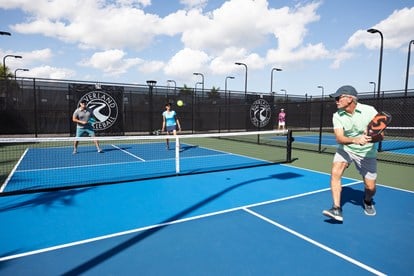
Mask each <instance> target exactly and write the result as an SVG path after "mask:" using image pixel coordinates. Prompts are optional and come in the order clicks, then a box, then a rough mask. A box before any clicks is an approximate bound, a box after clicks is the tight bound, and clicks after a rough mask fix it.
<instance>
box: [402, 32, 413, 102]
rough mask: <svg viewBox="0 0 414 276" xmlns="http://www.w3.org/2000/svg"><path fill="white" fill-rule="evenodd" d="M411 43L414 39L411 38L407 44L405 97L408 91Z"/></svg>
mask: <svg viewBox="0 0 414 276" xmlns="http://www.w3.org/2000/svg"><path fill="white" fill-rule="evenodd" d="M411 44H414V40H411V41H410V43H409V44H408V57H407V72H406V73H405V89H404V96H405V97H407V93H408V75H409V72H410V55H411Z"/></svg>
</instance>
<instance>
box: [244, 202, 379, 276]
mask: <svg viewBox="0 0 414 276" xmlns="http://www.w3.org/2000/svg"><path fill="white" fill-rule="evenodd" d="M243 210H244V211H246V212H248V213H250V214H251V215H253V216H256V217H258V218H260V219H262V220H264V221H266V222H268V223H270V224H272V225H274V226H276V227H279V228H281V229H282V230H284V231H286V232H289V233H290V234H292V235H295V236H296V237H298V238H300V239H303V240H305V241H307V242H309V243H311V244H313V245H316V246H317V247H319V248H321V249H323V250H325V251H328V252H329V253H332V254H334V255H336V256H338V257H340V258H342V259H344V260H346V261H348V262H350V263H352V264H354V265H357V266H359V267H361V268H363V269H365V270H367V271H369V272H371V273H374V274H375V275H384V276H385V275H386V274H384V273H382V272H380V271H378V270H376V269H374V268H372V267H370V266H367V265H365V264H363V263H361V262H360V261H357V260H355V259H353V258H351V257H349V256H347V255H345V254H342V253H341V252H339V251H336V250H335V249H332V248H330V247H328V246H326V245H323V244H321V243H319V242H317V241H315V240H313V239H311V238H308V237H307V236H305V235H302V234H300V233H298V232H296V231H294V230H292V229H290V228H288V227H286V226H283V225H282V224H280V223H277V222H276V221H274V220H271V219H269V218H267V217H265V216H262V215H260V214H258V213H256V212H254V211H252V210H249V209H247V208H243Z"/></svg>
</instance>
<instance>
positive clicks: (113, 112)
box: [69, 84, 124, 136]
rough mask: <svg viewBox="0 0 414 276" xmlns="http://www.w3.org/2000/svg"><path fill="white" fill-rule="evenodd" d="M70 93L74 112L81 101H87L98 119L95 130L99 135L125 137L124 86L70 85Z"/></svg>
mask: <svg viewBox="0 0 414 276" xmlns="http://www.w3.org/2000/svg"><path fill="white" fill-rule="evenodd" d="M69 93H70V95H71V96H70V97H71V98H72V99H73V100H72V101H71V102H72V104H73V106H72V109H73V111H75V109H76V108H77V107H79V103H80V102H81V101H83V100H85V101H86V103H87V104H86V105H87V107H88V108H89V109H91V110H92V113H93V115H94V117H95V119H96V122H95V123H94V129H95V131H96V134H97V135H101V136H107V135H124V124H123V122H124V120H123V114H124V112H123V98H124V97H123V94H124V87H123V86H113V85H99V84H70V87H69ZM73 131H75V125H74V127H73Z"/></svg>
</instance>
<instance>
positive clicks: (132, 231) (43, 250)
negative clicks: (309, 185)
mask: <svg viewBox="0 0 414 276" xmlns="http://www.w3.org/2000/svg"><path fill="white" fill-rule="evenodd" d="M357 183H359V182H356V183H349V184H347V185H346V186H350V185H354V184H357ZM344 186H345V185H344ZM328 190H330V188H325V189H320V190H317V191H312V192H307V193H302V194H298V195H293V196H288V197H284V198H279V199H274V200H269V201H264V202H259V203H253V204H249V205H245V206H240V207H235V208H230V209H226V210H221V211H216V212H211V213H207V214H203V215H198V216H193V217H189V218H184V219H178V220H174V221H170V222H165V223H160V224H154V225H149V226H145V227H141V228H135V229H131V230H127V231H123V232H118V233H113V234H110V235H104V236H98V237H95V238H91V239H86V240H81V241H77V242H71V243H67V244H62V245H57V246H52V247H47V248H43V249H38V250H34V251H29V252H24V253H20V254H15V255H9V256H4V257H0V262H2V261H7V260H11V259H16V258H21V257H26V256H30V255H34V254H40V253H44V252H49V251H53V250H58V249H62V248H66V247H71V246H75V245H80V244H86V243H90V242H94V241H99V240H105V239H109V238H114V237H119V236H124V235H128V234H133V233H137V232H141V231H146V230H150V229H156V228H159V227H164V226H168V225H173V224H177V223H182V222H186V221H192V220H196V219H201V218H206V217H211V216H217V215H221V214H226V213H230V212H235V211H240V210H244V209H245V208H252V207H257V206H261V205H266V204H271V203H275V202H279V201H284V200H289V199H292V198H298V197H303V196H307V195H311V194H315V193H319V192H325V191H328Z"/></svg>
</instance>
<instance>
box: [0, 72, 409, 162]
mask: <svg viewBox="0 0 414 276" xmlns="http://www.w3.org/2000/svg"><path fill="white" fill-rule="evenodd" d="M82 99H85V100H87V102H88V106H89V107H90V108H92V109H93V110H94V111H96V112H97V114H96V115H98V117H99V118H98V119H99V120H98V122H97V123H96V124H95V130H96V133H97V135H99V136H113V135H130V134H134V135H135V134H137V135H140V134H145V135H147V134H156V133H158V131H157V130H159V129H160V128H161V126H162V112H163V111H164V105H165V103H167V102H170V103H173V104H174V103H176V101H177V100H182V101H183V102H184V105H183V106H182V107H178V106H175V105H173V109H174V110H176V111H177V113H178V117H179V119H180V121H181V125H182V127H183V132H184V133H203V132H232V131H247V130H269V129H274V128H276V127H277V116H278V112H279V110H280V109H281V108H284V109H285V112H286V114H287V122H286V124H287V128H289V129H292V130H294V135H297V136H302V135H316V136H317V138H318V142H317V143H304V142H299V139H297V141H295V143H293V146H294V148H297V149H304V150H311V151H317V152H320V153H322V152H328V153H329V152H334V151H335V145H331V144H327V143H326V139H328V138H326V137H329V135H332V114H333V113H334V112H335V111H336V104H335V102H334V101H333V100H332V99H330V98H329V97H327V96H325V97H308V96H306V95H305V96H301V95H299V96H294V95H280V94H274V93H269V92H264V93H257V92H254V93H253V92H248V93H247V94H245V93H244V92H240V91H227V90H226V91H223V90H218V89H215V88H213V89H211V90H204V91H202V90H201V89H197V88H190V87H186V86H184V87H169V86H157V85H156V84H155V83H152V84H151V83H150V85H136V84H122V83H93V82H82V81H70V80H51V79H34V78H17V79H7V80H4V79H3V80H0V135H2V136H19V137H21V136H29V137H30V136H32V137H37V136H74V135H75V127H76V126H75V124H74V123H73V122H72V120H71V117H72V114H73V112H74V110H75V109H76V108H77V106H78V103H79V101H80V100H82ZM359 101H360V102H363V103H366V104H370V105H373V106H375V107H376V108H377V110H385V111H388V112H390V113H391V114H392V115H393V121H392V124H391V127H390V128H389V129H388V130H387V133H386V135H387V138H386V140H385V141H384V142H382V143H380V144H379V145H378V146H379V151H380V154H379V158H380V159H382V160H387V161H391V162H399V163H404V164H409V165H413V164H414V158H413V157H414V154H412V153H411V154H410V153H409V149H412V148H414V146H413V145H412V143H413V137H414V123H413V122H414V91H413V90H409V91H408V93H404V91H402V90H396V91H383V92H382V93H381V95H380V97H377V95H376V94H375V93H372V92H369V93H361V94H360V96H359ZM324 139H325V141H324Z"/></svg>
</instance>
